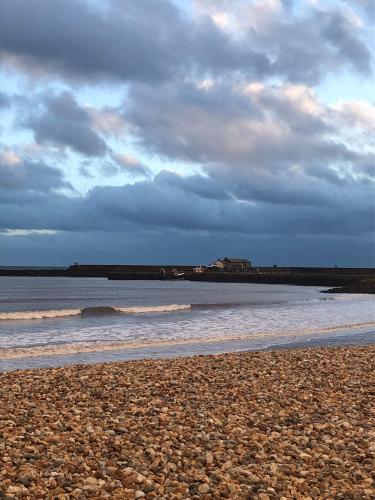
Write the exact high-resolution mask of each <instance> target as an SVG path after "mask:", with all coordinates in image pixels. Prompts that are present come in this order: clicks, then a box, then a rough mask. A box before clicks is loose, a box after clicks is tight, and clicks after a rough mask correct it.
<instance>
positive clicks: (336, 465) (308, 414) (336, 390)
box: [0, 345, 375, 500]
mask: <svg viewBox="0 0 375 500" xmlns="http://www.w3.org/2000/svg"><path fill="white" fill-rule="evenodd" d="M0 378H1V384H0V400H1V402H2V405H1V407H0V491H3V492H4V495H5V496H7V497H9V499H13V498H14V499H17V498H40V499H41V500H43V499H44V498H55V499H57V498H59V499H63V498H64V499H65V498H72V499H73V498H76V499H79V500H84V499H86V498H119V499H120V498H125V499H126V498H129V499H131V498H134V497H135V495H136V494H137V495H140V496H139V498H146V497H147V498H150V499H152V498H160V499H165V500H167V499H168V498H171V499H172V498H175V499H179V498H181V499H184V498H195V499H198V500H199V498H201V497H204V498H233V499H251V498H253V499H254V500H256V499H261V500H266V499H267V498H269V499H270V500H273V499H274V498H275V499H276V498H278V499H279V500H285V499H289V498H295V499H296V500H308V499H314V500H315V499H319V498H323V499H324V500H328V499H329V498H335V499H337V500H340V499H344V498H349V497H350V498H353V500H354V499H355V500H357V499H358V500H359V499H362V498H363V499H365V500H371V499H372V498H375V496H374V495H375V493H374V477H373V470H374V459H375V431H374V429H375V414H374V413H373V411H372V406H371V402H372V400H373V397H374V394H373V387H375V346H374V345H369V346H359V347H339V348H313V349H296V350H283V351H267V352H249V353H233V354H223V355H214V356H195V357H191V358H179V359H155V360H144V361H130V362H125V363H106V364H96V365H77V366H66V367H62V368H52V369H41V370H19V371H15V372H5V373H0ZM155 381H157V382H156V383H155ZM344 399H345V404H343V400H344ZM160 417H161V418H160ZM8 491H9V493H8ZM12 492H13V493H12Z"/></svg>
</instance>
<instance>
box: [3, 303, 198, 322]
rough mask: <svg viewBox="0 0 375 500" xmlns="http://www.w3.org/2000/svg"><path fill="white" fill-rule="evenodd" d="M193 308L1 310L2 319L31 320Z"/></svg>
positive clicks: (165, 306)
mask: <svg viewBox="0 0 375 500" xmlns="http://www.w3.org/2000/svg"><path fill="white" fill-rule="evenodd" d="M188 309H191V305H190V304H166V305H162V306H134V307H114V306H98V307H84V308H83V309H51V310H47V311H16V312H0V321H1V320H29V319H44V318H61V317H64V316H77V315H79V314H80V315H81V316H92V315H103V314H145V313H162V312H174V311H185V310H188Z"/></svg>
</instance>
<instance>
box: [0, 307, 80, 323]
mask: <svg viewBox="0 0 375 500" xmlns="http://www.w3.org/2000/svg"><path fill="white" fill-rule="evenodd" d="M77 314H81V309H51V310H48V311H15V312H0V320H11V319H13V320H17V319H43V318H60V317H63V316H76V315H77Z"/></svg>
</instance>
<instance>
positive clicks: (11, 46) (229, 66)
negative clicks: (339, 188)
mask: <svg viewBox="0 0 375 500" xmlns="http://www.w3.org/2000/svg"><path fill="white" fill-rule="evenodd" d="M250 4H251V3H250ZM250 4H249V5H250ZM0 5H1V18H0V19H1V20H0V33H1V35H0V47H1V48H2V49H3V50H4V52H5V54H7V55H10V56H12V58H13V59H12V60H13V62H18V64H20V65H23V66H25V65H26V67H27V66H28V67H30V68H37V69H38V70H39V71H40V70H42V71H44V72H48V73H51V74H53V73H54V74H59V75H63V76H67V77H70V78H72V77H76V78H80V79H84V80H95V79H103V78H115V79H121V80H130V81H143V82H151V81H161V80H163V81H164V80H167V79H170V78H171V77H173V78H175V77H176V76H177V75H180V76H182V75H185V76H186V75H187V74H192V73H199V74H221V75H223V74H225V73H227V72H240V73H241V74H242V76H244V75H246V76H253V77H258V78H261V77H265V76H277V75H279V76H284V77H287V78H288V79H290V80H294V81H307V82H314V81H315V82H316V81H318V80H319V79H320V78H322V77H323V76H324V75H325V74H327V72H331V71H335V70H337V68H340V67H343V66H346V65H349V66H352V67H353V68H354V69H355V70H357V71H359V72H361V73H369V72H370V71H371V65H372V63H371V54H370V51H369V49H368V48H367V47H366V44H365V43H364V42H363V40H362V38H361V33H360V30H359V29H358V27H356V26H354V25H353V23H352V22H351V21H350V19H349V18H348V17H346V16H344V15H343V14H342V13H341V12H339V11H329V12H325V11H320V10H319V11H318V10H316V11H313V12H312V14H311V15H310V16H308V17H305V18H302V19H300V18H298V17H293V14H292V13H291V11H290V10H288V9H286V11H285V13H284V15H282V14H280V13H277V14H276V15H275V16H274V17H272V18H271V19H268V20H267V23H265V24H263V25H261V26H260V27H259V29H248V30H246V31H245V32H244V33H242V35H241V36H240V37H239V38H238V37H237V38H236V37H233V36H230V35H229V34H228V33H226V32H224V31H222V30H221V29H220V28H219V27H218V26H216V25H215V23H214V22H213V21H212V19H211V18H210V17H201V19H200V20H199V21H195V20H192V19H189V18H188V17H187V15H184V14H183V13H182V12H181V11H180V10H178V9H177V8H176V7H175V6H174V5H173V4H172V3H171V2H168V1H166V0H160V1H159V2H158V3H157V8H155V2H154V1H151V0H137V1H136V2H135V1H132V0H121V1H115V0H112V1H108V2H107V3H106V7H105V8H103V9H99V8H98V7H96V8H95V7H94V4H93V3H91V4H90V3H86V2H84V1H82V0H65V1H64V2H61V1H60V0H34V1H33V2H30V1H28V0H1V4H0ZM31 20H32V22H31Z"/></svg>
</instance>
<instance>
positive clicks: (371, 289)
mask: <svg viewBox="0 0 375 500" xmlns="http://www.w3.org/2000/svg"><path fill="white" fill-rule="evenodd" d="M322 292H323V293H375V279H373V278H369V279H365V280H361V281H356V282H355V283H351V284H350V285H345V286H340V287H336V288H330V289H329V290H322Z"/></svg>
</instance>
